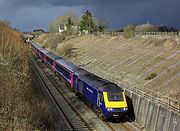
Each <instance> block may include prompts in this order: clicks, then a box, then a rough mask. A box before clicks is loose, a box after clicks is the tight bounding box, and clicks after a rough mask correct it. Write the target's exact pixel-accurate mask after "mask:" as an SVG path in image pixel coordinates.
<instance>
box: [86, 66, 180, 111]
mask: <svg viewBox="0 0 180 131" xmlns="http://www.w3.org/2000/svg"><path fill="white" fill-rule="evenodd" d="M84 69H86V70H88V71H89V72H92V73H94V74H96V75H98V76H101V77H102V78H104V79H107V80H109V81H111V82H113V83H115V84H117V85H119V86H120V87H122V88H123V89H124V91H125V92H126V91H132V92H133V93H136V94H137V95H141V96H143V97H145V98H147V99H149V100H150V101H154V102H156V103H159V104H163V105H165V106H166V107H168V108H169V109H173V110H175V111H177V112H178V113H180V100H175V99H172V98H170V97H168V96H166V95H163V94H161V93H159V92H155V91H152V90H149V89H147V88H144V87H141V86H140V85H137V84H135V83H132V82H130V81H123V82H122V81H120V79H118V76H114V75H112V74H110V73H108V72H106V71H103V70H94V69H92V68H90V67H84Z"/></svg>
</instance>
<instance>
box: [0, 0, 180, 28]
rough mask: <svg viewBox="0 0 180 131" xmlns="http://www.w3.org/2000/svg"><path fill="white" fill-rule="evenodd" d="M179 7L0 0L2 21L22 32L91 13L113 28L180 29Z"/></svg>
mask: <svg viewBox="0 0 180 131" xmlns="http://www.w3.org/2000/svg"><path fill="white" fill-rule="evenodd" d="M179 7H180V0H0V19H7V20H9V21H10V22H11V23H12V24H13V26H15V27H18V28H20V29H21V30H33V29H34V28H37V27H42V28H45V29H47V28H48V24H49V22H50V21H51V20H52V19H53V18H56V17H57V16H59V15H62V14H63V13H64V12H65V11H69V10H71V11H74V12H75V13H77V15H79V16H81V15H82V13H83V12H84V11H85V10H90V11H91V12H92V13H93V15H94V16H96V17H97V18H100V19H102V20H105V21H106V22H107V23H108V25H109V27H110V28H112V27H123V26H125V25H127V24H141V23H146V22H147V21H149V22H150V23H152V24H157V25H161V24H164V25H172V26H176V27H178V28H180V25H179V22H180V15H179V14H178V13H179V12H180V8H179Z"/></svg>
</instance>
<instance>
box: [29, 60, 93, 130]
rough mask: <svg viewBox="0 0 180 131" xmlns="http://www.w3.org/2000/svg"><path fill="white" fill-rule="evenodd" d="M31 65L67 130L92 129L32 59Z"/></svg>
mask: <svg viewBox="0 0 180 131" xmlns="http://www.w3.org/2000/svg"><path fill="white" fill-rule="evenodd" d="M32 65H33V67H34V68H33V69H34V71H36V72H37V75H38V76H39V77H40V79H41V80H42V81H43V84H44V87H45V88H46V91H47V92H48V94H49V96H50V97H51V99H52V100H53V102H54V103H55V104H56V107H57V108H58V110H59V114H60V117H61V118H62V119H63V120H64V123H65V126H66V127H67V130H76V131H78V130H79V131H80V130H83V131H85V130H92V128H91V126H90V125H89V124H88V123H86V122H85V121H84V120H83V119H82V117H81V116H80V115H79V114H77V112H76V111H75V110H74V109H73V108H72V107H71V106H70V104H69V103H68V101H67V100H66V99H65V98H64V97H63V95H62V94H61V93H60V92H59V91H58V90H57V89H56V87H55V86H54V85H53V83H51V81H50V80H49V78H48V76H47V75H46V74H45V73H44V71H43V70H42V69H41V68H40V66H39V65H38V64H37V63H36V62H35V60H34V59H32ZM42 74H44V75H42Z"/></svg>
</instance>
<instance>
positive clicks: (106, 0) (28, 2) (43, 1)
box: [1, 0, 158, 7]
mask: <svg viewBox="0 0 180 131" xmlns="http://www.w3.org/2000/svg"><path fill="white" fill-rule="evenodd" d="M1 1H3V0H1ZM4 1H5V0H4ZM151 1H158V0H6V3H8V4H9V5H13V6H14V5H16V6H18V7H21V6H26V7H27V6H39V7H42V6H83V5H85V6H87V5H88V6H93V5H102V4H111V3H129V2H133V3H138V2H151Z"/></svg>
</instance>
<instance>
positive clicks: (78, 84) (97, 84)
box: [74, 70, 128, 119]
mask: <svg viewBox="0 0 180 131" xmlns="http://www.w3.org/2000/svg"><path fill="white" fill-rule="evenodd" d="M74 79H75V80H74V83H75V84H74V86H75V87H74V88H75V89H76V90H78V92H79V93H80V94H81V95H82V96H83V97H84V98H85V99H86V100H87V101H88V102H89V103H90V104H91V105H92V106H93V107H94V108H96V109H97V110H98V111H100V112H101V113H102V114H103V115H104V117H105V118H106V119H118V118H119V119H120V118H121V117H122V116H123V115H125V114H126V113H127V111H128V108H127V103H126V97H125V94H124V91H123V90H122V89H121V88H120V87H119V86H117V85H116V84H114V83H111V82H109V81H107V80H105V79H103V78H100V77H98V76H96V75H94V74H92V73H89V72H86V71H82V70H79V71H76V72H75V74H74Z"/></svg>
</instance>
